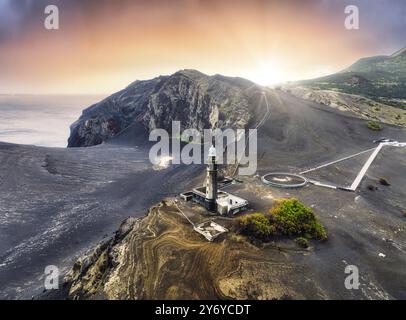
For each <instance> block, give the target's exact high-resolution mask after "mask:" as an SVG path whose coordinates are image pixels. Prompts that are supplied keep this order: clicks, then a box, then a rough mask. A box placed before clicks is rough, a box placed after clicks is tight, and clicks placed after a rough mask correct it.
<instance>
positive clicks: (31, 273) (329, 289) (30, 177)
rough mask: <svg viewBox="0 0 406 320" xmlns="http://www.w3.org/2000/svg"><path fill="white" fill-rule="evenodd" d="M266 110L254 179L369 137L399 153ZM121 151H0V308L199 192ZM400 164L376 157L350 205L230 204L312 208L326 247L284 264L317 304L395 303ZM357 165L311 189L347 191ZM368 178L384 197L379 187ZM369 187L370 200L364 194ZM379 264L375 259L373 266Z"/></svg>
mask: <svg viewBox="0 0 406 320" xmlns="http://www.w3.org/2000/svg"><path fill="white" fill-rule="evenodd" d="M268 101H269V103H270V109H271V116H270V118H269V119H268V120H267V121H266V122H265V123H264V125H263V126H262V127H261V128H260V129H259V131H258V138H259V140H258V159H259V163H258V173H259V174H261V175H262V174H265V173H268V172H270V171H288V172H292V173H298V172H299V171H302V170H304V169H307V168H310V167H312V166H316V165H318V164H321V163H323V162H327V161H332V160H335V159H337V158H340V157H344V156H347V155H350V154H352V153H356V152H359V151H362V150H365V149H368V148H371V147H374V145H373V144H372V140H374V139H376V138H379V137H381V136H386V137H388V138H393V139H398V140H399V141H406V130H405V129H402V128H397V127H391V126H386V125H385V126H384V129H383V131H381V132H373V131H371V130H369V129H367V128H366V125H365V123H366V121H365V120H360V119H357V118H355V117H352V116H351V115H350V114H348V113H343V112H339V111H337V110H333V109H330V108H328V107H324V106H321V105H318V104H315V103H312V102H308V101H303V100H300V99H298V98H295V97H293V96H291V95H289V94H287V93H282V92H277V91H276V92H271V91H270V92H269V94H268ZM263 107H264V108H265V106H264V105H263ZM130 132H131V130H130ZM131 143H132V138H131V137H130V138H128V137H127V138H126V133H125V132H124V133H123V134H122V135H121V136H120V137H119V139H117V141H116V143H114V141H113V142H112V143H110V144H105V145H102V146H98V147H91V148H77V149H51V148H37V147H30V146H17V145H11V144H0V163H1V165H0V177H1V184H0V189H1V192H0V212H1V213H0V298H16V297H17V298H29V297H31V295H33V294H36V293H38V291H40V288H42V283H43V277H42V274H43V269H44V267H45V266H46V265H48V264H55V265H57V266H60V267H61V268H62V269H63V270H65V269H66V268H68V267H70V266H72V261H73V259H74V258H75V257H77V256H78V255H80V254H81V253H83V252H84V251H85V250H86V249H88V248H90V247H92V246H93V245H94V244H96V243H97V242H99V241H100V240H102V239H103V237H104V236H105V235H110V233H111V232H112V231H113V230H115V229H117V227H118V225H119V223H120V222H121V221H122V220H123V218H125V217H127V216H142V215H143V214H145V213H146V212H147V210H148V208H149V207H150V206H151V205H152V204H154V203H157V202H158V201H160V200H161V199H162V198H164V197H166V196H170V195H175V194H177V193H179V192H180V191H185V190H187V189H188V188H190V187H191V186H192V185H197V184H198V183H199V182H201V181H198V179H199V178H201V177H203V175H202V173H203V170H204V166H175V167H170V168H168V169H165V170H161V171H154V170H153V169H152V168H151V165H150V164H149V161H148V150H147V148H145V146H144V147H142V148H134V147H128V146H126V144H127V145H128V144H131ZM392 149H393V150H392ZM404 155H405V150H404V149H402V150H401V149H394V148H391V149H389V148H387V149H384V150H383V152H382V153H381V154H380V155H379V156H378V157H377V159H376V162H374V164H373V165H372V167H371V170H370V171H369V172H368V174H367V177H366V179H365V181H363V183H362V185H361V189H360V190H359V191H357V192H356V193H350V192H344V191H334V190H330V189H325V188H321V187H316V186H307V187H305V188H302V189H297V190H289V191H287V190H282V189H275V188H272V187H270V186H265V185H263V184H262V183H261V182H260V180H259V179H258V178H253V177H251V178H244V180H245V182H246V183H245V184H243V186H244V187H241V185H239V188H240V189H239V190H236V191H235V192H236V194H240V195H242V196H245V197H246V198H247V199H248V200H249V201H250V202H251V205H252V207H253V209H255V210H266V209H267V208H269V206H270V205H271V204H272V197H285V196H295V197H297V198H299V199H300V200H302V201H303V202H305V203H306V204H308V205H311V206H313V207H314V209H315V212H316V214H317V216H318V217H319V218H320V220H321V221H322V223H323V224H325V225H326V226H327V229H328V233H329V240H328V241H327V242H326V243H324V244H319V243H317V244H315V245H314V248H315V250H314V251H312V252H311V253H310V254H306V255H293V256H292V257H291V258H292V259H293V260H295V261H296V262H297V263H300V264H303V265H304V266H306V267H308V268H309V269H311V270H312V272H310V273H308V275H307V276H303V275H301V274H298V275H297V279H296V280H297V283H298V286H299V285H300V283H301V282H303V281H315V282H317V284H318V286H319V287H321V288H323V290H324V291H325V295H324V297H331V298H354V297H355V298H392V297H393V298H406V297H405V291H406V290H402V288H406V283H405V280H404V279H406V278H405V270H406V269H405V265H406V254H405V250H406V248H405V247H406V237H405V231H404V225H405V223H406V218H405V217H403V216H402V210H405V209H406V200H405V199H406V194H405V193H406V188H404V186H405V185H406V163H405V160H404V159H405V157H404ZM360 165H362V161H361V160H355V161H353V162H351V161H349V162H345V163H343V164H341V165H340V166H337V167H336V168H334V170H335V171H333V172H331V171H329V170H327V171H324V172H322V171H321V172H320V173H319V172H315V173H312V177H313V178H315V179H317V178H319V179H320V180H322V181H326V182H331V183H334V182H337V181H338V182H340V184H350V183H351V182H352V179H353V178H355V175H356V173H357V171H358V170H359V169H360ZM380 176H384V177H385V178H387V180H388V181H389V183H390V184H391V185H390V186H381V185H379V183H378V182H377V179H378V177H380ZM343 177H344V178H343ZM336 179H337V180H336ZM371 183H373V184H375V185H376V186H377V187H378V190H376V191H369V190H368V189H367V186H368V185H369V184H371ZM234 188H236V186H233V187H232V188H231V190H233V189H234ZM269 192H270V194H268V193H269ZM383 238H385V239H386V240H383ZM380 252H382V253H384V254H385V255H386V257H385V258H381V257H379V256H378V254H379V253H380ZM346 264H355V265H357V266H358V267H359V269H360V272H361V278H362V280H361V281H362V283H363V287H362V289H361V290H358V291H348V290H345V289H343V284H344V276H345V275H344V267H345V265H346ZM310 274H316V275H315V276H314V277H313V276H310ZM306 296H308V295H306ZM314 298H322V297H314Z"/></svg>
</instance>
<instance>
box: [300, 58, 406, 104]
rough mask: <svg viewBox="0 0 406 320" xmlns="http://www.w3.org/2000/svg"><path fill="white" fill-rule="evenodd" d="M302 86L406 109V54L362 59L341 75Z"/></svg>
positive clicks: (305, 83)
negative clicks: (363, 97) (366, 98)
mask: <svg viewBox="0 0 406 320" xmlns="http://www.w3.org/2000/svg"><path fill="white" fill-rule="evenodd" d="M302 84H303V85H305V86H308V87H311V88H312V89H321V90H335V91H340V92H344V93H349V94H356V95H362V96H366V97H369V98H371V99H373V100H375V101H378V102H380V103H383V104H387V105H392V106H394V107H398V108H401V109H406V103H405V100H406V50H400V51H399V52H398V53H396V54H393V55H391V56H377V57H370V58H363V59H360V60H359V61H357V62H356V63H354V64H353V65H352V66H350V67H349V68H347V69H345V70H343V71H341V72H338V73H335V74H332V75H329V76H325V77H321V78H317V79H312V80H306V81H303V82H302Z"/></svg>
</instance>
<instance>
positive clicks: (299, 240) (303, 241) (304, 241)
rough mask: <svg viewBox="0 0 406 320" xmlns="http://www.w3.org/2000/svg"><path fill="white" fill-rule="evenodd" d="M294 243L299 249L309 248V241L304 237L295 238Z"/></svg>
mask: <svg viewBox="0 0 406 320" xmlns="http://www.w3.org/2000/svg"><path fill="white" fill-rule="evenodd" d="M295 241H296V243H297V245H298V246H299V247H301V248H308V247H309V241H308V240H307V239H306V238H304V237H299V238H296V240H295Z"/></svg>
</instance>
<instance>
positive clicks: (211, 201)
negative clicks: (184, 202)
mask: <svg viewBox="0 0 406 320" xmlns="http://www.w3.org/2000/svg"><path fill="white" fill-rule="evenodd" d="M216 156H217V154H216V148H214V146H213V145H212V146H211V147H210V149H209V158H208V164H207V177H206V199H205V201H206V208H207V210H209V211H212V212H217V203H216V200H217V159H216Z"/></svg>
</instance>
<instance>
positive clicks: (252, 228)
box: [238, 213, 275, 240]
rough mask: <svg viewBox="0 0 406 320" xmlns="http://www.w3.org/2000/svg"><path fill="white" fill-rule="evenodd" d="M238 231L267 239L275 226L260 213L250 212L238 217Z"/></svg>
mask: <svg viewBox="0 0 406 320" xmlns="http://www.w3.org/2000/svg"><path fill="white" fill-rule="evenodd" d="M238 224H239V229H240V232H241V233H243V234H245V235H247V236H251V237H255V238H258V239H261V240H269V238H270V237H271V236H272V235H273V234H274V233H275V226H273V225H271V223H270V221H269V218H268V217H267V216H265V215H264V214H262V213H252V214H248V215H245V216H242V217H240V218H239V219H238Z"/></svg>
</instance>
